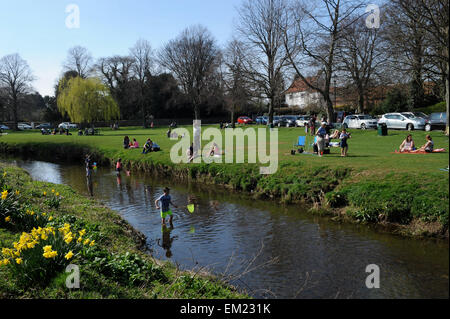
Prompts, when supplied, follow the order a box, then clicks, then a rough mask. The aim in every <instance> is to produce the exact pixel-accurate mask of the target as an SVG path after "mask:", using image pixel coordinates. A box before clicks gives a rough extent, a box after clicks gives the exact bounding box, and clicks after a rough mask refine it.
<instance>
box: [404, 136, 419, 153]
mask: <svg viewBox="0 0 450 319" xmlns="http://www.w3.org/2000/svg"><path fill="white" fill-rule="evenodd" d="M415 149H416V148H415V146H414V141H413V138H412V135H411V134H408V136H407V137H406V139H405V140H404V141H403V142H402V144H401V145H400V152H401V153H403V152H411V151H414V150H415Z"/></svg>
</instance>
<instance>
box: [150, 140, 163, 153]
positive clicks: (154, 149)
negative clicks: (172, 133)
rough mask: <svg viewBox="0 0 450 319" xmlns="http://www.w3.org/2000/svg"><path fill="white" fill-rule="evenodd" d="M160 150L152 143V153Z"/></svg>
mask: <svg viewBox="0 0 450 319" xmlns="http://www.w3.org/2000/svg"><path fill="white" fill-rule="evenodd" d="M160 150H161V148H160V147H159V145H158V144H156V142H152V152H158V151H160Z"/></svg>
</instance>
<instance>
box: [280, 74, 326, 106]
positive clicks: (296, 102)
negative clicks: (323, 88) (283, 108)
mask: <svg viewBox="0 0 450 319" xmlns="http://www.w3.org/2000/svg"><path fill="white" fill-rule="evenodd" d="M306 80H307V81H308V82H310V83H314V82H316V81H317V77H308V78H306ZM284 94H285V97H286V104H287V105H288V106H289V107H291V108H293V107H295V108H300V109H304V108H306V107H307V106H310V105H322V104H323V102H324V101H323V98H322V96H321V94H320V93H319V92H317V91H315V90H313V89H311V88H310V87H309V86H308V85H307V84H306V83H305V82H304V81H303V80H302V79H301V78H299V77H298V78H296V79H295V80H294V82H293V83H292V85H291V86H290V87H289V89H287V90H286V91H285V93H284Z"/></svg>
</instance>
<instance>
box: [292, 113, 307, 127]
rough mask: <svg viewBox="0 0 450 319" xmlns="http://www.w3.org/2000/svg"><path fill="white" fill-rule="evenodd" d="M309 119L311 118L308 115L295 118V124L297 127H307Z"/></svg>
mask: <svg viewBox="0 0 450 319" xmlns="http://www.w3.org/2000/svg"><path fill="white" fill-rule="evenodd" d="M310 118H311V116H309V115H302V116H299V117H298V118H297V120H296V121H295V123H296V124H297V126H306V125H308V123H309V119H310Z"/></svg>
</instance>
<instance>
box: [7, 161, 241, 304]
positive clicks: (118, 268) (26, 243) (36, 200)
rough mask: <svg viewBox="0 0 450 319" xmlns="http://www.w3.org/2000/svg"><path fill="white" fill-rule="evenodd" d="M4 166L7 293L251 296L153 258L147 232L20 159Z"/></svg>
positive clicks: (43, 295)
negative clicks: (38, 177)
mask: <svg viewBox="0 0 450 319" xmlns="http://www.w3.org/2000/svg"><path fill="white" fill-rule="evenodd" d="M0 173H1V177H0V187H1V190H2V198H1V199H0V249H2V250H1V252H0V299H1V298H243V297H245V295H243V294H241V293H238V292H237V291H235V290H234V289H232V288H230V287H228V286H226V285H225V284H224V283H222V282H220V281H218V280H217V279H215V278H213V277H211V276H206V275H204V274H199V273H196V272H182V271H179V270H178V269H176V268H175V266H173V265H172V264H170V263H162V262H159V261H157V260H154V259H153V258H152V257H151V256H149V255H148V254H146V253H145V252H144V250H143V248H144V247H145V237H144V236H143V235H142V234H141V233H139V232H137V231H136V230H134V229H133V228H132V227H131V226H130V225H129V224H128V223H127V222H126V221H124V220H123V219H122V218H121V217H120V216H119V215H118V214H117V213H115V212H113V211H111V210H110V209H108V208H107V207H104V206H102V205H100V204H99V203H97V202H96V201H93V200H91V199H88V198H85V197H83V196H80V195H78V194H77V193H75V192H74V191H73V190H72V189H71V188H70V187H67V186H64V185H53V184H50V183H42V182H36V181H32V180H31V178H30V176H29V175H28V174H27V173H26V172H24V171H23V170H22V169H19V168H17V167H13V166H7V165H3V164H0ZM44 192H45V193H44ZM80 238H81V239H80ZM49 247H50V248H49ZM6 260H7V261H6ZM68 264H75V265H78V266H79V269H80V289H68V288H67V287H66V278H67V276H68V273H66V272H65V269H66V266H67V265H68Z"/></svg>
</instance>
